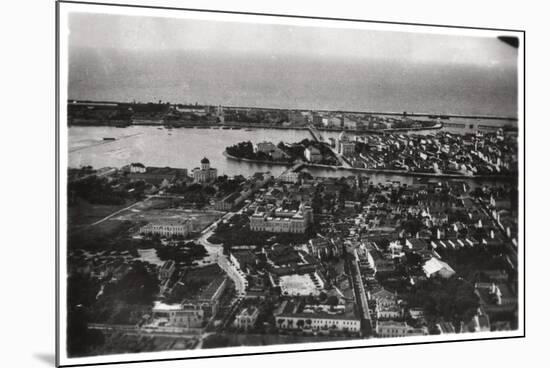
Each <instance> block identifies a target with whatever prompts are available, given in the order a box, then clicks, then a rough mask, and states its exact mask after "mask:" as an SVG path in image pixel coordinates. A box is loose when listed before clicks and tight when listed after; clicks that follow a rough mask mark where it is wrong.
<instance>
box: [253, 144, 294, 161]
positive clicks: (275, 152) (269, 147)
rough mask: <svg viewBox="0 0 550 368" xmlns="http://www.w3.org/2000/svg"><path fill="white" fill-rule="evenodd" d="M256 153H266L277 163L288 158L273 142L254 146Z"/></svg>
mask: <svg viewBox="0 0 550 368" xmlns="http://www.w3.org/2000/svg"><path fill="white" fill-rule="evenodd" d="M254 152H262V153H265V154H267V155H269V156H270V157H271V158H272V159H273V160H275V161H279V160H282V159H284V158H285V157H286V154H285V153H284V152H283V151H282V150H281V149H280V148H279V147H277V146H276V145H274V144H273V143H271V142H260V143H257V144H254Z"/></svg>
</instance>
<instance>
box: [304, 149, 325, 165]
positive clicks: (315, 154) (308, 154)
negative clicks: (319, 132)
mask: <svg viewBox="0 0 550 368" xmlns="http://www.w3.org/2000/svg"><path fill="white" fill-rule="evenodd" d="M304 156H305V158H306V160H308V161H309V162H313V163H315V162H321V161H322V160H323V155H321V152H320V151H319V150H318V149H317V148H315V147H307V148H306V149H305V150H304Z"/></svg>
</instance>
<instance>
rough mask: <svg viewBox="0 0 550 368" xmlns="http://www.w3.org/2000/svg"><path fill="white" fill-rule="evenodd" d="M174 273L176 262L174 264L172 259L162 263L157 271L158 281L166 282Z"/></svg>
mask: <svg viewBox="0 0 550 368" xmlns="http://www.w3.org/2000/svg"><path fill="white" fill-rule="evenodd" d="M175 271H176V262H174V261H173V260H172V259H170V260H168V261H166V262H164V264H163V265H162V267H161V268H160V270H159V279H160V280H161V281H165V280H168V279H169V278H170V277H172V275H173V274H174V272H175Z"/></svg>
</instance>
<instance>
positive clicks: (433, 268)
mask: <svg viewBox="0 0 550 368" xmlns="http://www.w3.org/2000/svg"><path fill="white" fill-rule="evenodd" d="M422 269H423V270H424V273H425V274H426V277H433V276H441V277H443V278H449V277H451V276H453V275H454V274H455V271H454V270H453V269H452V268H451V266H449V265H448V264H447V263H445V262H443V261H442V260H440V259H437V258H435V257H432V258H431V259H430V260H429V261H427V262H426V263H424V266H422Z"/></svg>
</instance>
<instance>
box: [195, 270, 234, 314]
mask: <svg viewBox="0 0 550 368" xmlns="http://www.w3.org/2000/svg"><path fill="white" fill-rule="evenodd" d="M226 287H227V277H226V276H219V277H216V278H214V279H213V280H212V281H210V283H209V284H208V285H207V286H206V288H204V290H203V291H201V293H200V294H199V295H198V296H197V298H196V299H192V300H189V301H188V302H189V303H194V304H195V305H197V306H200V308H201V309H202V310H203V311H204V312H205V315H206V316H214V315H216V313H218V307H219V304H220V298H221V296H222V294H223V292H224V291H225V288H226Z"/></svg>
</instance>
